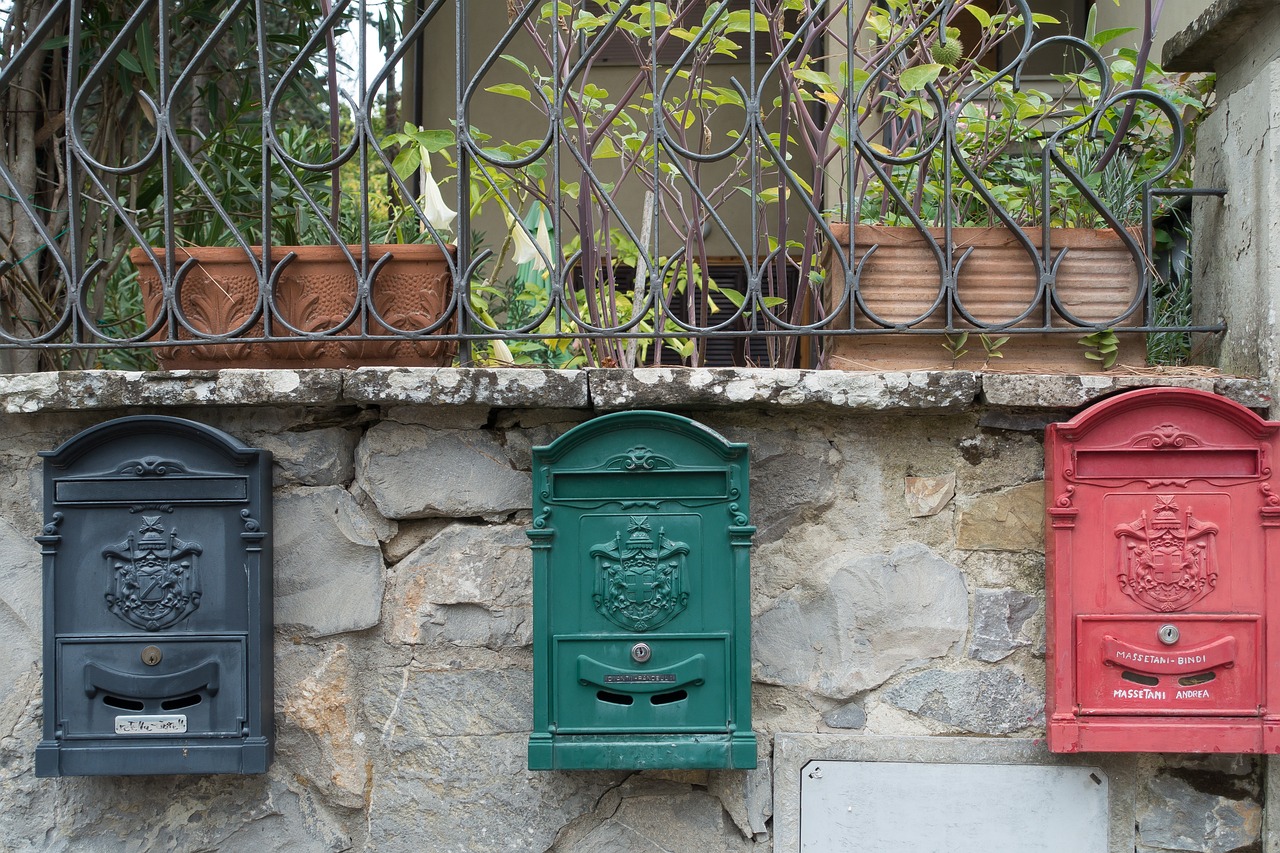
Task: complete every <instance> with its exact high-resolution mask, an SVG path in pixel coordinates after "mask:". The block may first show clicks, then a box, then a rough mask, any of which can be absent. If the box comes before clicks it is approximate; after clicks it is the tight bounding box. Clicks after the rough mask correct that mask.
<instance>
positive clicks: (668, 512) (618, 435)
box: [528, 412, 756, 770]
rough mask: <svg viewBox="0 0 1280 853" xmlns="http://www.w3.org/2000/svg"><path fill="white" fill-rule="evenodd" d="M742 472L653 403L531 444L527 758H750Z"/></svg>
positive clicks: (726, 763)
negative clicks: (530, 729) (531, 645)
mask: <svg viewBox="0 0 1280 853" xmlns="http://www.w3.org/2000/svg"><path fill="white" fill-rule="evenodd" d="M747 474H748V471H747V446H746V445H745V444H733V443H730V442H728V441H725V439H723V438H722V437H720V436H719V435H717V434H716V433H714V432H712V431H711V430H709V429H707V428H706V427H703V426H701V425H700V424H697V423H695V422H693V421H691V420H689V419H687V418H682V417H679V416H676V415H670V414H665V413H661V412H624V413H619V414H613V415H606V416H604V417H601V418H596V419H595V420H592V421H589V422H588V423H585V424H582V425H581V426H579V427H577V428H575V429H573V430H570V431H569V432H567V433H565V434H564V435H563V436H561V437H560V438H559V439H558V440H556V441H555V442H553V443H552V444H550V445H548V446H546V447H538V448H535V449H534V524H533V528H532V529H531V530H529V532H528V533H529V538H530V539H531V540H532V543H533V556H534V561H533V566H534V576H533V587H534V730H533V734H532V735H531V737H530V739H529V768H530V769H532V770H552V769H558V770H563V769H615V768H618V769H623V768H628V769H644V768H662V767H666V768H750V767H755V766H756V737H755V733H754V732H752V731H751V669H750V667H751V649H750V639H751V631H750V609H749V600H750V559H749V557H750V548H751V537H752V535H753V534H754V533H755V528H754V527H750V526H748V524H747V515H748V501H747V491H748V489H747Z"/></svg>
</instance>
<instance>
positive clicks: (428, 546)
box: [386, 524, 533, 649]
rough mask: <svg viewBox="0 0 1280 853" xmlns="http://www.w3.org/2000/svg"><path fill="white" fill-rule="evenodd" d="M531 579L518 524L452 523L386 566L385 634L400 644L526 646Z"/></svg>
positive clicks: (530, 565)
mask: <svg viewBox="0 0 1280 853" xmlns="http://www.w3.org/2000/svg"><path fill="white" fill-rule="evenodd" d="M532 584H533V561H532V558H531V556H530V552H529V540H528V538H527V537H526V536H525V534H524V528H523V527H519V526H516V525H501V526H483V525H475V524H455V525H452V526H450V527H448V528H446V529H445V530H443V531H441V532H440V533H438V534H437V535H436V536H434V537H433V538H432V539H430V540H429V541H427V542H426V543H424V544H423V545H421V546H420V547H418V548H417V549H416V550H414V551H413V552H412V553H411V554H409V555H408V556H407V557H405V558H404V559H403V560H401V561H400V562H399V563H397V564H396V565H395V566H393V567H392V568H391V571H390V572H389V584H388V595H387V605H386V613H387V618H386V624H387V633H388V639H389V640H390V641H391V642H393V643H402V644H406V645H418V644H429V645H433V646H463V647H472V648H493V649H496V648H501V647H504V646H527V645H528V644H529V643H530V641H531V639H532V606H531V593H530V590H531V587H532Z"/></svg>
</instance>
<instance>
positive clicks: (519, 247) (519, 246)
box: [503, 211, 551, 269]
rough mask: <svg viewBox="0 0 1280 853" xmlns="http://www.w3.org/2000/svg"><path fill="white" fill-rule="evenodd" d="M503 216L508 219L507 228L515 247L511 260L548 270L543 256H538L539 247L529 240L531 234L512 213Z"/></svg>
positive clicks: (505, 213) (548, 240)
mask: <svg viewBox="0 0 1280 853" xmlns="http://www.w3.org/2000/svg"><path fill="white" fill-rule="evenodd" d="M503 215H504V216H506V218H507V228H509V229H510V230H511V245H512V246H513V247H514V248H513V250H512V255H511V260H513V261H515V262H516V263H517V264H530V263H531V264H533V265H534V267H535V268H536V269H546V268H547V264H546V262H545V261H544V260H543V259H542V255H540V254H538V246H537V245H536V244H535V243H534V242H533V240H531V239H530V238H529V232H528V231H526V230H525V229H524V226H523V225H522V224H521V223H519V222H517V221H516V219H515V217H514V216H512V215H511V214H510V213H507V212H505V211H504V212H503ZM550 242H551V241H550V237H548V239H547V244H548V245H550Z"/></svg>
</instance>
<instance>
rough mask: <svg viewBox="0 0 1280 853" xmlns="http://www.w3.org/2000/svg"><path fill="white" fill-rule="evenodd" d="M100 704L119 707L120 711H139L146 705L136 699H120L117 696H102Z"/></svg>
mask: <svg viewBox="0 0 1280 853" xmlns="http://www.w3.org/2000/svg"><path fill="white" fill-rule="evenodd" d="M102 704H104V705H110V706H111V707H112V708H119V709H120V710H121V711H141V710H143V708H145V707H146V706H145V705H143V704H142V703H141V702H139V701H138V700H137V699H121V698H120V697H119V696H103V697H102Z"/></svg>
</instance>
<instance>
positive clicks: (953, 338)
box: [942, 332, 969, 365]
mask: <svg viewBox="0 0 1280 853" xmlns="http://www.w3.org/2000/svg"><path fill="white" fill-rule="evenodd" d="M968 342H969V333H968V332H960V333H958V334H955V335H947V336H946V338H944V339H943V343H942V348H943V349H945V350H946V351H947V353H948V354H949V355H950V356H951V363H952V364H953V365H954V364H955V363H956V362H957V361H959V360H960V359H962V358H964V357H965V356H966V355H968V354H969V351H968V350H967V349H965V348H964V347H965V344H967V343H968Z"/></svg>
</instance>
